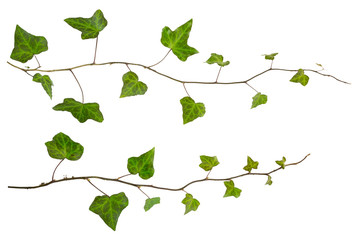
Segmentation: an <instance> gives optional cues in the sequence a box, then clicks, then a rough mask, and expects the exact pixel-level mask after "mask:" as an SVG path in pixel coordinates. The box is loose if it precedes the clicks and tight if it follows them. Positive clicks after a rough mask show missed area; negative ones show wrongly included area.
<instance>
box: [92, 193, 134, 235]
mask: <svg viewBox="0 0 360 240" xmlns="http://www.w3.org/2000/svg"><path fill="white" fill-rule="evenodd" d="M128 204H129V201H128V198H127V197H126V195H125V193H123V192H121V193H118V194H114V195H111V196H110V197H108V196H106V195H103V196H97V197H95V199H94V201H93V202H92V203H91V205H90V208H89V210H90V211H92V212H93V213H95V214H97V215H99V216H100V217H101V218H102V220H104V222H105V223H106V225H108V226H109V227H110V228H111V229H112V230H114V231H115V230H116V225H117V222H118V219H119V216H120V214H121V212H122V211H123V210H124V209H125V208H126V207H127V206H128Z"/></svg>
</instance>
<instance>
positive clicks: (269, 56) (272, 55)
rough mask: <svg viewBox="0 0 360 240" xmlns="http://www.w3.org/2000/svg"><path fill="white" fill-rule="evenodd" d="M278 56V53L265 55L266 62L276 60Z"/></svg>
mask: <svg viewBox="0 0 360 240" xmlns="http://www.w3.org/2000/svg"><path fill="white" fill-rule="evenodd" d="M276 55H278V53H272V54H263V56H265V59H266V60H274V58H275V56H276Z"/></svg>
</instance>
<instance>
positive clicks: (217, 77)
mask: <svg viewBox="0 0 360 240" xmlns="http://www.w3.org/2000/svg"><path fill="white" fill-rule="evenodd" d="M221 69H222V67H221V66H220V69H219V72H218V74H217V76H216V80H215V82H216V83H217V82H218V79H219V75H220V72H221Z"/></svg>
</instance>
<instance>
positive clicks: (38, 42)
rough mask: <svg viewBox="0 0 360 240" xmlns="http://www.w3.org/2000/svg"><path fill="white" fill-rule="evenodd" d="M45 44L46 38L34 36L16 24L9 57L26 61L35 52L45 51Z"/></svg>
mask: <svg viewBox="0 0 360 240" xmlns="http://www.w3.org/2000/svg"><path fill="white" fill-rule="evenodd" d="M47 44H48V43H47V40H46V38H44V37H41V36H34V35H32V34H30V33H28V32H26V31H25V30H24V29H22V28H21V27H20V26H19V25H16V29H15V43H14V49H13V50H12V52H11V55H10V58H11V59H14V60H16V61H19V62H22V63H26V62H27V61H28V60H30V59H32V57H33V56H34V55H35V54H39V53H42V52H45V51H47V50H48V45H47Z"/></svg>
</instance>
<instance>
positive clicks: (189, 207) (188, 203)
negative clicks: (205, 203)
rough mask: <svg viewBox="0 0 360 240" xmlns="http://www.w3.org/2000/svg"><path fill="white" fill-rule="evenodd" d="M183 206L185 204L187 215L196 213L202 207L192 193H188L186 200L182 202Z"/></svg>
mask: <svg viewBox="0 0 360 240" xmlns="http://www.w3.org/2000/svg"><path fill="white" fill-rule="evenodd" d="M181 203H183V204H185V213H184V215H185V214H187V213H189V212H190V211H196V210H197V209H198V207H199V205H200V202H199V201H198V200H196V199H195V198H193V196H192V195H191V194H190V193H187V194H186V196H185V198H184V199H183V200H182V202H181Z"/></svg>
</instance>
